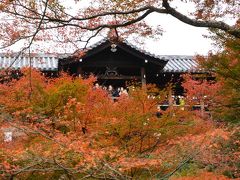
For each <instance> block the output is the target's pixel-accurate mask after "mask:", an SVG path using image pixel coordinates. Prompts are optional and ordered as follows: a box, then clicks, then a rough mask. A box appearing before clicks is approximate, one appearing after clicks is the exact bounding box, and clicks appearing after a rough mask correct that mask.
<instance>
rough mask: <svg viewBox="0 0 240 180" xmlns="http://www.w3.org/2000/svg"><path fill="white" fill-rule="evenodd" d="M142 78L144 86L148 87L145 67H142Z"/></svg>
mask: <svg viewBox="0 0 240 180" xmlns="http://www.w3.org/2000/svg"><path fill="white" fill-rule="evenodd" d="M141 80H142V87H143V88H144V87H146V70H145V68H144V67H141Z"/></svg>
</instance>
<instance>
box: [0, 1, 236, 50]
mask: <svg viewBox="0 0 240 180" xmlns="http://www.w3.org/2000/svg"><path fill="white" fill-rule="evenodd" d="M189 4H192V6H193V7H194V10H193V11H192V12H191V13H187V12H184V11H182V9H181V8H179V7H178V6H180V5H183V6H184V5H189ZM0 10H1V21H0V23H1V27H2V28H1V30H0V36H1V45H2V46H1V47H8V46H11V45H13V44H15V43H17V42H19V41H22V40H23V39H25V40H26V41H24V43H25V44H24V45H23V50H25V49H27V48H28V47H29V46H30V45H31V44H32V43H33V41H38V40H43V41H49V40H54V41H57V42H58V43H59V44H61V43H71V44H73V45H74V46H75V47H77V44H78V43H79V42H85V43H88V42H89V40H90V39H91V38H93V37H95V36H97V35H98V34H99V33H100V32H101V31H104V30H106V29H116V30H117V35H118V36H124V35H125V36H126V35H129V34H130V33H140V34H141V35H150V34H154V36H155V37H156V36H157V34H158V33H161V28H159V27H158V28H157V29H156V28H155V29H153V28H152V27H149V26H148V25H147V24H146V23H145V21H144V20H145V18H146V17H147V16H148V15H150V14H152V13H157V14H159V16H160V15H161V14H168V15H170V16H173V17H175V18H176V19H178V20H180V21H182V22H184V23H186V24H189V25H192V26H196V27H207V28H210V29H218V30H221V31H224V32H226V33H228V34H230V35H232V36H233V37H235V38H239V37H240V29H239V11H240V5H239V3H238V1H237V0H228V1H226V0H200V1H199V0H181V1H177V0H161V1H156V0H148V1H146V0H144V1H143V0H130V1H122V0H120V1H119V0H118V1H117V0H111V1H110V0H97V1H92V2H86V1H81V0H75V1H68V2H67V3H66V1H60V0H46V1H45V0H43V1H32V0H13V1H9V0H1V4H0ZM231 18H232V19H233V20H234V22H235V24H234V25H230V24H228V23H227V20H228V19H231ZM163 28H164V27H163ZM89 31H91V33H89Z"/></svg>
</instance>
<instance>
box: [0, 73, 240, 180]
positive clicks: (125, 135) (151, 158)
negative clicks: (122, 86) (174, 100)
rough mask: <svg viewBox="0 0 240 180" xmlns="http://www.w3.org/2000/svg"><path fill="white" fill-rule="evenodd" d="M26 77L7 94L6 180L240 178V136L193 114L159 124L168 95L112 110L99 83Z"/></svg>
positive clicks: (135, 97)
mask: <svg viewBox="0 0 240 180" xmlns="http://www.w3.org/2000/svg"><path fill="white" fill-rule="evenodd" d="M29 73H31V76H32V81H31V86H29V76H28V74H29ZM23 74H24V75H23V76H22V77H21V78H20V79H19V80H18V81H12V82H8V83H7V84H2V85H1V88H0V89H1V90H0V97H1V98H0V103H1V130H2V131H7V130H9V129H11V131H13V132H14V140H13V142H3V141H1V150H0V162H1V163H0V175H1V176H2V177H5V178H7V177H9V178H14V177H17V178H21V179H27V178H38V179H39V178H42V179H58V178H60V177H61V178H66V179H81V178H93V179H94V178H96V179H99V178H103V179H132V178H135V179H138V178H141V179H149V178H152V179H155V178H168V177H171V176H172V175H175V177H176V178H179V177H184V176H189V177H190V176H197V175H198V174H201V175H202V176H204V175H206V174H207V175H209V174H208V173H206V172H207V171H212V173H211V176H214V177H215V176H216V174H219V176H221V175H222V174H224V175H227V176H228V177H231V178H233V177H239V171H238V169H239V164H237V163H236V162H237V161H236V159H237V156H238V155H239V148H238V147H239V141H238V140H237V139H238V138H237V137H238V136H239V134H238V135H237V133H232V132H233V131H231V132H229V131H227V130H225V129H222V128H216V127H215V126H214V124H213V123H212V122H211V121H209V120H202V119H201V118H200V117H199V116H197V115H196V113H194V112H193V111H189V110H186V109H185V110H183V109H178V108H169V109H168V110H166V111H164V112H162V114H163V115H162V116H161V117H160V118H157V116H156V107H157V104H158V103H159V102H162V101H163V100H164V98H165V97H166V92H165V91H164V90H163V91H159V90H158V89H156V88H154V87H147V89H145V90H143V89H141V88H133V89H130V92H129V97H127V96H122V97H120V98H119V100H118V101H117V102H113V101H112V100H111V98H109V97H108V94H107V93H106V92H105V91H103V90H101V89H94V88H92V87H93V83H94V81H95V78H93V77H90V78H89V79H85V80H83V79H80V78H72V77H70V76H68V75H62V76H61V77H59V78H56V79H46V78H45V77H43V76H41V74H40V73H39V72H37V71H31V72H30V71H29V70H28V69H25V70H23ZM148 93H154V94H155V95H156V98H149V97H148ZM235 132H237V130H235ZM2 135H3V134H2ZM1 139H3V137H1ZM230 152H231V154H230ZM191 169H192V170H191ZM176 172H178V173H177V174H176ZM186 172H188V173H186Z"/></svg>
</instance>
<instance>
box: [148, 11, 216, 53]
mask: <svg viewBox="0 0 240 180" xmlns="http://www.w3.org/2000/svg"><path fill="white" fill-rule="evenodd" d="M146 21H147V22H148V23H149V24H151V25H157V24H160V25H161V26H162V28H163V30H164V32H163V35H162V37H160V39H159V40H158V41H157V42H155V41H150V40H148V41H147V43H146V44H147V46H146V48H147V50H149V51H151V52H154V53H156V54H159V55H196V54H201V55H207V53H208V51H209V50H211V49H213V48H214V46H213V41H212V40H211V39H209V38H206V37H204V36H203V35H209V32H208V30H207V28H199V27H193V26H190V25H187V24H185V23H183V22H181V21H179V20H177V19H176V18H173V17H171V16H170V15H163V14H161V15H158V14H151V15H150V16H149V17H147V19H146Z"/></svg>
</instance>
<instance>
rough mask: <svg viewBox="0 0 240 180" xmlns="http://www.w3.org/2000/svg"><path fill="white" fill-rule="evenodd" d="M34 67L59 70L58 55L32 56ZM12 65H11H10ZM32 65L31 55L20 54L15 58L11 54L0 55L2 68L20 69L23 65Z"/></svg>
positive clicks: (0, 66)
mask: <svg viewBox="0 0 240 180" xmlns="http://www.w3.org/2000/svg"><path fill="white" fill-rule="evenodd" d="M31 64H32V67H33V68H36V69H39V70H41V71H57V70H58V57H56V56H51V55H36V56H34V57H32V58H31ZM10 66H11V67H10ZM29 66H30V57H29V56H20V57H19V58H17V59H16V58H15V57H14V56H9V55H4V54H1V55H0V69H7V68H9V67H10V68H11V69H20V68H22V67H29Z"/></svg>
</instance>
